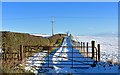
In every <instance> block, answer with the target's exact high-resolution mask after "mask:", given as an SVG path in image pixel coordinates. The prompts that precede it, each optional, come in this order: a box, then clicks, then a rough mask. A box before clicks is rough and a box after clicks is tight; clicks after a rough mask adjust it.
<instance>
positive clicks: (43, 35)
mask: <svg viewBox="0 0 120 75" xmlns="http://www.w3.org/2000/svg"><path fill="white" fill-rule="evenodd" d="M31 35H34V36H42V37H51V35H47V34H31Z"/></svg>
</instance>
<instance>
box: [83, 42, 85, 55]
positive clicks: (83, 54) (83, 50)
mask: <svg viewBox="0 0 120 75" xmlns="http://www.w3.org/2000/svg"><path fill="white" fill-rule="evenodd" d="M83 55H85V42H83Z"/></svg>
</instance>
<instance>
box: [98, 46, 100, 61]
mask: <svg viewBox="0 0 120 75" xmlns="http://www.w3.org/2000/svg"><path fill="white" fill-rule="evenodd" d="M98 61H100V44H98Z"/></svg>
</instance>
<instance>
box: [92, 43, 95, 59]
mask: <svg viewBox="0 0 120 75" xmlns="http://www.w3.org/2000/svg"><path fill="white" fill-rule="evenodd" d="M91 43H92V59H93V58H94V52H95V49H94V48H95V41H92V42H91Z"/></svg>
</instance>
